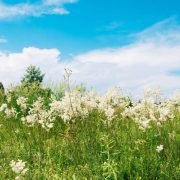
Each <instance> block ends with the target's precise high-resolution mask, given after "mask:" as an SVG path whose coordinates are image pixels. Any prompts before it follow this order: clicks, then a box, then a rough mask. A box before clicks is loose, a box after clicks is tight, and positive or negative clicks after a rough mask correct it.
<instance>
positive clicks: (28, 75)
mask: <svg viewBox="0 0 180 180" xmlns="http://www.w3.org/2000/svg"><path fill="white" fill-rule="evenodd" d="M44 76H45V74H42V72H41V70H40V68H38V67H36V66H33V65H30V66H29V67H27V69H26V72H25V74H24V76H23V78H22V80H21V82H22V83H27V84H32V83H34V82H36V83H38V84H40V83H42V82H43V79H44Z"/></svg>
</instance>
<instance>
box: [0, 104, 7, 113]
mask: <svg viewBox="0 0 180 180" xmlns="http://www.w3.org/2000/svg"><path fill="white" fill-rule="evenodd" d="M6 109H7V104H2V105H1V107H0V111H1V112H3V111H5V110H6Z"/></svg>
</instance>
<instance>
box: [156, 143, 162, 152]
mask: <svg viewBox="0 0 180 180" xmlns="http://www.w3.org/2000/svg"><path fill="white" fill-rule="evenodd" d="M162 150H163V145H162V144H161V145H159V146H157V148H156V151H157V152H158V153H160V152H161V151H162Z"/></svg>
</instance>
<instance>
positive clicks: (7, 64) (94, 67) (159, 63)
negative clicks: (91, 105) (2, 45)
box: [0, 22, 180, 93]
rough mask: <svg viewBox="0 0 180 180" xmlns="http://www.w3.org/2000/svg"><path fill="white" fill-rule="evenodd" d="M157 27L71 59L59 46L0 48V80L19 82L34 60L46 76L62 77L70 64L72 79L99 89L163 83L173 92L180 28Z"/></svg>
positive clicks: (178, 82) (179, 82)
mask: <svg viewBox="0 0 180 180" xmlns="http://www.w3.org/2000/svg"><path fill="white" fill-rule="evenodd" d="M165 23H167V22H165ZM167 25H168V23H167ZM163 26H164V24H163ZM155 27H156V26H154V28H153V30H152V31H151V32H152V33H150V31H149V30H146V31H148V36H147V34H146V33H145V32H143V33H142V34H143V35H142V36H139V35H138V36H139V37H138V39H137V41H136V42H134V43H132V44H130V45H128V46H124V47H119V48H114V49H110V48H108V49H98V50H93V51H90V52H87V53H84V54H80V55H78V56H75V57H73V58H72V59H71V60H70V61H62V60H61V59H60V54H61V53H60V51H59V50H58V49H38V48H34V47H29V48H24V49H23V50H22V52H20V53H9V54H6V53H3V52H1V54H0V81H2V82H3V83H5V84H6V85H7V84H9V83H10V82H18V81H19V80H20V77H21V76H22V74H23V73H24V70H25V68H26V67H27V66H28V65H29V64H35V65H37V66H39V67H40V68H41V69H42V71H43V72H45V73H46V80H47V79H48V80H53V81H56V80H58V79H61V77H62V75H63V73H64V70H63V69H64V67H69V68H71V69H72V70H73V81H76V82H77V83H81V82H83V83H86V84H87V85H88V86H89V87H94V88H96V89H98V90H100V91H104V90H106V89H107V88H109V87H111V86H120V87H122V88H125V89H127V90H131V91H133V92H139V91H141V90H142V89H143V88H145V87H160V88H162V89H164V90H165V91H166V92H168V93H169V92H172V91H174V90H176V89H180V76H178V75H173V74H171V73H170V72H171V71H173V70H174V69H176V70H177V69H180V39H178V37H179V36H180V31H179V30H177V29H176V30H175V31H168V32H166V33H164V34H163V33H161V32H160V31H159V32H157V31H155V29H156V28H155ZM151 29H152V28H151ZM154 32H156V35H155V36H154ZM145 34H146V35H145ZM142 37H143V40H142ZM153 37H155V38H153ZM173 39H176V41H174V40H173Z"/></svg>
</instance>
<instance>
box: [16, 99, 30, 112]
mask: <svg viewBox="0 0 180 180" xmlns="http://www.w3.org/2000/svg"><path fill="white" fill-rule="evenodd" d="M16 102H17V105H19V106H20V107H21V109H22V110H26V109H27V98H25V97H19V98H18V99H17V100H16Z"/></svg>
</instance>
